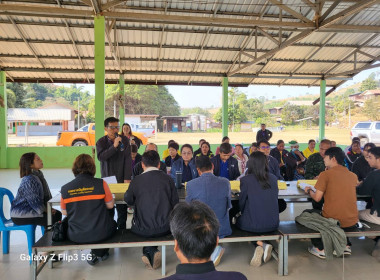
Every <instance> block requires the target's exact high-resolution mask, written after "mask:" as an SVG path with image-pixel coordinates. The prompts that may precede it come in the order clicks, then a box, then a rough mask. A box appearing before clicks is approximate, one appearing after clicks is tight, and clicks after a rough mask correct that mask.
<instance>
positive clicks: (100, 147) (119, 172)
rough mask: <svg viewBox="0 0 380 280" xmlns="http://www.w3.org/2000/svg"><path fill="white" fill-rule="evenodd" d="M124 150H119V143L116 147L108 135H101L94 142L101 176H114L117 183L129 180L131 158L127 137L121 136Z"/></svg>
mask: <svg viewBox="0 0 380 280" xmlns="http://www.w3.org/2000/svg"><path fill="white" fill-rule="evenodd" d="M121 138H122V143H123V145H124V150H123V151H121V148H120V144H119V146H118V147H117V148H115V147H114V145H113V142H112V141H111V140H109V139H108V136H107V135H106V136H103V137H101V138H100V139H99V140H98V142H96V152H97V156H98V160H99V161H100V173H101V176H102V177H109V176H116V180H117V182H118V183H124V180H131V175H132V158H131V146H130V145H129V139H128V138H127V137H125V136H121Z"/></svg>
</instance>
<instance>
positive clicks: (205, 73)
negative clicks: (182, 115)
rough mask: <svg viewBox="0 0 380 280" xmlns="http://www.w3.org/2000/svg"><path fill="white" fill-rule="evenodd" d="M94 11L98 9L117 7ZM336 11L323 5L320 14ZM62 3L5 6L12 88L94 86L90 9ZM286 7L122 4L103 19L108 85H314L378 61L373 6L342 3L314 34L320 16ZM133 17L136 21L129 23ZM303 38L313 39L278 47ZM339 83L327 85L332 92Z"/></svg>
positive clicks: (233, 0)
mask: <svg viewBox="0 0 380 280" xmlns="http://www.w3.org/2000/svg"><path fill="white" fill-rule="evenodd" d="M100 2H101V3H100V4H101V5H100V6H101V9H102V7H104V5H108V4H109V3H116V2H112V1H109V0H102V1H100ZM334 2H335V1H332V0H326V1H325V2H324V5H323V7H322V10H321V11H320V13H319V14H320V15H324V14H325V13H326V11H328V9H329V7H330V6H331V5H332V4H333V3H334ZM60 4H61V6H60V7H61V8H60V7H59V6H58V4H56V2H55V1H43V0H36V1H34V2H33V3H32V2H31V1H30V0H25V1H23V0H18V1H17V2H15V1H7V0H3V1H1V3H0V68H1V69H3V70H5V71H6V73H7V76H8V80H14V81H29V82H30V81H39V82H51V80H50V78H51V79H52V80H53V81H54V82H58V81H59V82H65V81H67V82H88V80H87V77H88V79H90V82H93V79H94V74H93V72H94V65H95V63H94V30H93V26H94V23H93V17H92V15H93V13H94V11H93V8H92V7H91V6H87V5H86V4H85V3H84V2H82V1H79V0H60ZM6 5H8V6H6ZM20 5H25V6H24V7H23V8H20V7H21V6H20ZM282 5H283V6H286V7H288V8H290V9H291V10H292V12H289V11H287V10H284V9H281V7H279V6H277V5H275V4H273V3H272V2H270V1H266V0H226V1H215V0H194V1H183V0H172V1H164V0H140V1H137V0H129V1H122V2H121V3H120V4H119V5H115V6H113V7H111V8H109V9H105V10H104V11H103V14H104V15H105V18H106V20H107V26H109V25H111V23H112V20H115V23H114V25H113V28H112V29H110V31H109V35H110V38H111V40H112V42H111V44H113V45H114V49H115V50H116V53H112V50H111V47H109V43H108V39H107V37H106V48H105V53H106V63H105V65H106V82H107V83H115V82H117V81H118V80H119V77H118V76H119V73H120V70H121V71H122V73H123V74H124V77H125V79H126V82H128V83H154V84H156V83H157V84H204V85H207V84H209V85H215V84H220V82H221V78H222V77H223V76H228V77H229V83H230V85H240V86H244V85H248V84H249V83H254V84H278V85H283V84H284V85H318V84H319V83H318V82H316V79H315V76H316V75H317V76H319V78H322V77H324V76H325V75H326V78H329V75H338V76H339V73H342V72H346V71H352V70H353V69H354V53H355V52H356V59H357V61H356V68H357V69H361V68H363V69H364V68H365V67H366V66H370V65H371V64H373V63H374V62H375V59H374V57H378V56H380V35H379V36H378V34H379V33H380V19H379V14H380V4H379V3H378V1H374V0H368V1H350V0H342V1H341V2H340V3H339V4H338V5H337V6H336V7H335V8H334V10H333V11H331V13H330V14H329V15H327V17H326V19H325V21H322V22H321V23H320V24H319V25H320V26H321V27H320V28H319V29H318V28H315V20H316V19H317V17H316V12H315V10H317V9H318V7H312V6H310V5H308V4H307V2H306V1H302V0H282ZM5 7H6V8H5ZM33 7H38V10H30V9H32V8H33ZM28 9H29V10H28ZM47 9H54V10H47ZM57 11H58V12H57ZM56 12H57V13H56ZM136 13H138V14H141V15H142V16H140V17H139V18H137V17H133V15H136ZM280 13H281V16H282V22H279V18H280ZM156 16H163V17H162V18H160V19H156V18H155V17H156ZM338 16H340V17H338ZM331 19H333V22H330V23H327V22H328V21H330V20H331ZM208 20H209V21H208ZM239 20H244V22H240V21H239ZM271 22H275V25H271V24H270V23H271ZM310 22H312V23H313V24H314V25H313V24H312V25H310ZM293 25H294V26H293ZM256 28H257V30H256ZM280 28H281V29H280ZM308 29H309V30H310V31H313V32H311V33H310V34H309V35H308V36H304V37H300V38H299V39H298V40H297V41H296V42H294V43H293V44H291V45H290V46H287V47H285V48H282V46H283V45H284V44H287V41H290V40H293V39H294V38H297V37H296V36H299V34H301V32H303V31H305V30H308ZM280 34H282V35H281V36H282V38H281V40H280ZM115 40H116V41H115ZM280 41H281V42H280ZM358 50H359V51H363V52H365V53H367V54H368V55H369V56H368V55H363V54H360V53H358V52H357V51H358ZM348 55H350V56H349V57H347V56H348ZM78 56H79V57H80V59H81V61H80V59H79V57H78ZM36 57H37V58H38V59H37V58H36ZM114 57H116V58H117V60H118V61H115V59H114ZM256 57H257V58H260V60H255V58H256ZM261 58H262V59H261ZM345 58H346V59H345ZM344 59H345V60H344ZM343 60H344V61H343ZM247 65H249V66H248V67H246V66H247ZM240 67H241V69H240ZM355 73H356V72H353V73H346V74H345V75H341V76H340V77H351V76H353V75H354V74H355ZM257 75H259V77H257ZM276 75H278V76H279V78H278V79H277V78H276ZM281 75H288V79H286V80H284V79H283V78H281ZM310 75H312V76H313V78H308V76H310ZM265 76H266V77H265ZM289 76H297V77H298V78H297V79H290V78H289ZM301 76H302V77H303V78H304V79H300V77H301ZM341 83H342V80H337V79H336V80H333V79H330V80H327V84H328V85H330V86H338V85H340V84H341Z"/></svg>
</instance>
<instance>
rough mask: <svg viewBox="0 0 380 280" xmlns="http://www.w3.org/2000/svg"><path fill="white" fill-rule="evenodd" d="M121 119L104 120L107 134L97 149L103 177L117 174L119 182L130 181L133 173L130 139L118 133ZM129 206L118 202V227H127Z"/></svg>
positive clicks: (101, 139) (99, 142) (100, 140)
mask: <svg viewBox="0 0 380 280" xmlns="http://www.w3.org/2000/svg"><path fill="white" fill-rule="evenodd" d="M119 129H120V126H119V120H118V119H116V118H114V117H110V118H107V119H105V120H104V130H105V131H106V132H107V135H106V136H103V137H101V138H100V139H99V140H98V142H96V151H97V156H98V160H99V161H100V173H101V176H102V177H109V176H115V177H116V180H117V182H118V183H129V182H130V180H131V173H132V157H131V146H130V145H129V139H128V138H127V137H126V136H120V135H119V134H118V132H119ZM127 208H128V207H127V206H126V205H124V204H117V205H116V210H117V227H118V228H119V229H125V228H126V223H127Z"/></svg>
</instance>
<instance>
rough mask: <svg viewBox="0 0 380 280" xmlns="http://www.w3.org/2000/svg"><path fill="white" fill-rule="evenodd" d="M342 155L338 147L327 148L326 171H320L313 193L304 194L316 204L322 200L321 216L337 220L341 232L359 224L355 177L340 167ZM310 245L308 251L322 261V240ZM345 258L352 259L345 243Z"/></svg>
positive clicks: (356, 178)
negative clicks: (349, 257) (308, 195)
mask: <svg viewBox="0 0 380 280" xmlns="http://www.w3.org/2000/svg"><path fill="white" fill-rule="evenodd" d="M344 157H345V155H344V152H343V151H342V149H341V148H339V147H333V148H329V149H328V150H327V151H326V153H325V157H324V159H323V160H324V162H325V165H326V167H327V168H328V170H326V171H323V172H322V173H321V174H320V175H319V177H318V181H317V183H316V185H315V189H316V192H313V191H311V188H310V187H305V192H306V193H308V194H310V196H311V198H312V199H313V200H315V201H316V202H319V201H320V200H321V199H322V197H324V200H325V201H324V205H323V210H322V213H321V215H322V216H323V217H325V218H333V219H335V220H338V221H339V223H340V227H341V228H342V229H343V230H344V231H352V230H354V229H356V223H357V222H358V221H359V218H358V209H357V207H356V185H357V183H358V177H357V176H356V175H355V174H354V173H352V172H350V171H348V170H347V168H346V167H344V166H342V164H343V162H344ZM311 242H312V244H313V246H312V247H309V252H310V253H311V254H312V255H314V256H317V257H319V258H321V259H325V258H326V255H325V252H324V247H323V242H322V239H319V238H313V239H311ZM344 254H345V255H351V243H350V241H349V240H348V239H347V246H346V249H345V250H344Z"/></svg>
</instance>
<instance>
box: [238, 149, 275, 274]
mask: <svg viewBox="0 0 380 280" xmlns="http://www.w3.org/2000/svg"><path fill="white" fill-rule="evenodd" d="M247 167H248V171H247V175H246V176H244V177H242V178H241V179H240V196H239V207H240V211H241V216H240V217H239V218H238V219H237V224H236V225H237V226H238V227H239V228H240V229H242V230H245V231H249V232H255V233H264V232H271V231H275V230H277V228H278V226H279V220H280V218H279V212H278V184H277V178H276V176H274V175H273V174H271V173H269V171H268V161H267V158H266V155H265V154H264V153H262V152H253V153H252V154H251V155H250V156H249V159H248V162H247ZM272 249H273V247H272V245H270V244H267V243H265V242H262V241H257V242H256V248H255V252H254V255H253V257H252V260H251V263H250V265H252V266H255V267H258V266H260V265H261V263H262V261H264V263H266V262H268V261H269V260H270V258H271V253H272Z"/></svg>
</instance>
